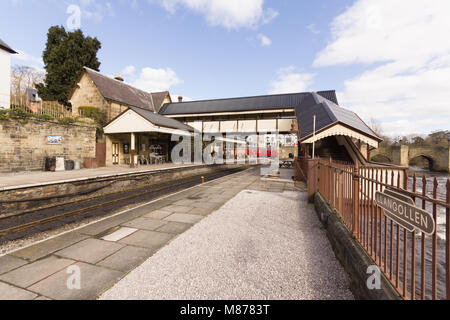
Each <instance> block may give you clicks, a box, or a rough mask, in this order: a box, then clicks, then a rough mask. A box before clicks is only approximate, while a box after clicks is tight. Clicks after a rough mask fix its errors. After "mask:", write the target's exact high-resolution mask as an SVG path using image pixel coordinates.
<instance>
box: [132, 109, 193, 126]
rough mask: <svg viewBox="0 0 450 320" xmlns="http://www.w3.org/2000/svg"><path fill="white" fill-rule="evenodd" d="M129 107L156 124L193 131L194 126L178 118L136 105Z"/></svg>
mask: <svg viewBox="0 0 450 320" xmlns="http://www.w3.org/2000/svg"><path fill="white" fill-rule="evenodd" d="M130 109H131V110H133V111H134V112H136V113H137V114H139V115H141V116H142V117H144V118H145V119H147V120H148V121H150V122H151V123H153V124H154V125H156V126H160V127H165V128H171V129H178V130H183V131H189V132H194V128H192V127H191V126H188V125H186V124H184V123H181V122H180V121H178V120H175V119H172V118H169V117H165V116H162V115H160V114H157V113H154V112H153V111H149V110H147V109H142V108H136V107H130Z"/></svg>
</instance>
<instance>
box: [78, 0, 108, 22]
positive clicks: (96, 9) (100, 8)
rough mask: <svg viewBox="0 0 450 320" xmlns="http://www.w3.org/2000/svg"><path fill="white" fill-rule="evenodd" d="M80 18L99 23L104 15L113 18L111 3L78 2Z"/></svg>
mask: <svg viewBox="0 0 450 320" xmlns="http://www.w3.org/2000/svg"><path fill="white" fill-rule="evenodd" d="M80 6H81V14H82V17H85V18H87V19H93V20H95V21H97V22H101V21H102V20H103V17H104V16H105V15H108V16H110V17H114V16H115V12H114V9H113V7H112V4H111V2H103V1H100V2H99V1H98V0H80Z"/></svg>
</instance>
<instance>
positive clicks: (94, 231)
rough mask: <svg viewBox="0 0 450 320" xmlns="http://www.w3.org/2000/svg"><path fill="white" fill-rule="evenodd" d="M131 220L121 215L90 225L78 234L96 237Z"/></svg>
mask: <svg viewBox="0 0 450 320" xmlns="http://www.w3.org/2000/svg"><path fill="white" fill-rule="evenodd" d="M131 219H132V218H129V217H123V216H122V215H119V216H115V217H112V218H108V219H105V220H103V221H99V222H96V223H93V224H91V225H88V226H86V227H84V228H81V229H79V230H78V232H79V233H82V234H86V235H89V236H96V235H98V234H100V233H104V232H105V231H107V230H109V229H112V228H114V227H117V226H119V225H120V224H122V223H124V222H127V221H129V220H131Z"/></svg>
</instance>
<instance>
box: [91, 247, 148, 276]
mask: <svg viewBox="0 0 450 320" xmlns="http://www.w3.org/2000/svg"><path fill="white" fill-rule="evenodd" d="M154 252H155V251H154V250H151V249H147V248H138V247H133V246H126V247H123V248H122V249H120V250H119V251H117V252H116V253H114V254H112V255H110V256H109V257H107V258H106V259H104V260H102V261H100V262H99V263H97V265H98V266H102V267H107V268H111V269H115V270H118V271H122V272H128V271H130V270H132V269H134V268H136V267H137V266H139V265H140V264H141V263H142V262H144V261H145V260H147V258H149V257H150V256H151V255H152V254H153V253H154Z"/></svg>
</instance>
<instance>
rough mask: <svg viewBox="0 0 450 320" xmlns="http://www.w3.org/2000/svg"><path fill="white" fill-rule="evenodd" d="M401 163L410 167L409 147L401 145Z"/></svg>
mask: <svg viewBox="0 0 450 320" xmlns="http://www.w3.org/2000/svg"><path fill="white" fill-rule="evenodd" d="M400 165H401V166H403V167H409V147H408V146H401V147H400Z"/></svg>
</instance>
